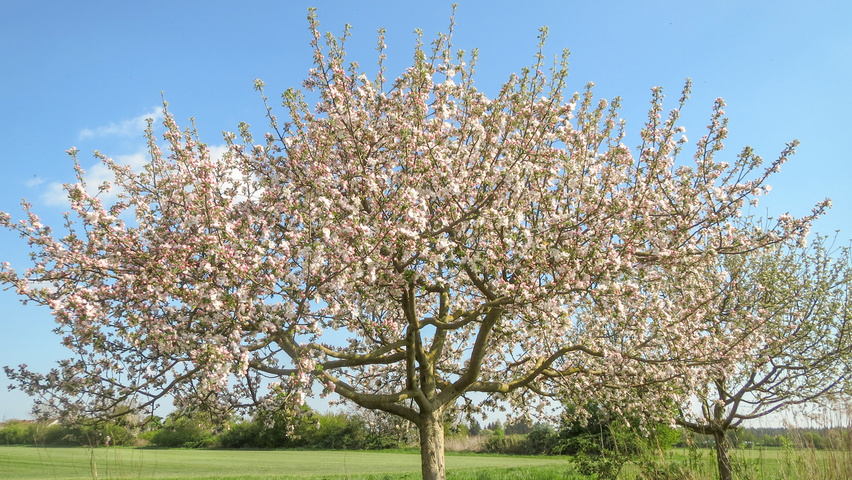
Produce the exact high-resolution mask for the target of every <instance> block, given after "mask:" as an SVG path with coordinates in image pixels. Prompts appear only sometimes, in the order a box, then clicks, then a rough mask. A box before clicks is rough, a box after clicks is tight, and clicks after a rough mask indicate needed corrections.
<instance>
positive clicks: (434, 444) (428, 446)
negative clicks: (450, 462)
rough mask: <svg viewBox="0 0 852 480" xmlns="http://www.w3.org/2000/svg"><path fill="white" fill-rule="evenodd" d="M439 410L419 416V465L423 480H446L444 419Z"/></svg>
mask: <svg viewBox="0 0 852 480" xmlns="http://www.w3.org/2000/svg"><path fill="white" fill-rule="evenodd" d="M443 420H444V419H443V416H442V414H441V412H440V411H438V412H434V413H431V414H424V415H423V416H421V422H420V425H418V426H419V427H420V465H421V471H422V472H423V480H446V478H447V472H446V470H445V468H444V421H443Z"/></svg>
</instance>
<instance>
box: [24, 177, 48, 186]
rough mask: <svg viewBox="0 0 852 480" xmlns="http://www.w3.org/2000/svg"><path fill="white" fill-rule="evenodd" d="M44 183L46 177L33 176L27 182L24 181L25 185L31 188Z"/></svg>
mask: <svg viewBox="0 0 852 480" xmlns="http://www.w3.org/2000/svg"><path fill="white" fill-rule="evenodd" d="M42 183H44V178H42V177H33V178H31V179H29V180H27V181H26V182H24V185H26V186H27V187H29V188H32V187H37V186H39V185H41V184H42Z"/></svg>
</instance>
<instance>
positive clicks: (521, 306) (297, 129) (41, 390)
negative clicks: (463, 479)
mask: <svg viewBox="0 0 852 480" xmlns="http://www.w3.org/2000/svg"><path fill="white" fill-rule="evenodd" d="M309 21H310V25H311V30H312V32H313V41H312V48H313V52H314V62H315V67H314V68H313V69H312V70H311V71H310V74H309V76H308V78H307V80H306V81H305V82H304V89H305V90H306V91H307V92H309V94H310V96H312V97H315V98H316V99H317V101H316V103H315V105H313V106H311V105H309V103H308V101H307V98H308V97H307V96H305V95H303V93H302V92H301V91H299V90H295V89H290V90H287V91H286V92H285V93H284V94H283V95H282V108H283V109H284V111H285V112H286V116H285V117H284V118H283V119H279V118H278V117H277V116H276V115H275V114H274V113H273V112H274V109H273V108H272V107H271V106H268V103H267V112H268V117H269V120H270V131H269V133H266V134H265V135H264V137H263V140H261V141H256V140H255V138H254V137H253V135H252V134H251V133H250V128H249V126H248V125H241V126H240V129H239V133H238V134H234V133H228V134H226V135H225V140H226V142H227V144H228V149H227V152H226V153H225V154H224V155H223V156H221V157H220V158H217V157H213V156H212V155H211V153H210V149H209V148H208V147H207V146H206V145H205V144H204V143H203V142H202V141H201V139H200V138H199V135H198V134H197V132H196V131H195V129H194V128H189V129H187V130H183V131H182V130H181V129H180V128H179V127H178V125H177V123H176V122H175V120H174V118H173V117H172V115H171V114H170V113H169V111H168V109H167V108H165V107H164V114H165V120H164V122H163V125H164V127H165V132H164V133H163V135H162V137H163V139H164V140H165V142H166V145H165V147H161V144H160V143H159V140H158V139H157V135H156V134H155V131H154V128H153V126H151V125H150V124H149V129H148V133H147V135H148V141H149V151H150V162H149V163H148V164H147V165H146V166H145V168H144V170H141V171H133V170H131V169H130V168H128V167H125V166H121V165H118V164H116V163H115V162H113V161H111V160H110V159H107V158H105V157H101V158H102V160H103V162H104V163H105V164H106V165H107V166H108V167H109V168H110V169H111V170H112V172H113V173H114V176H115V178H114V180H113V181H112V182H110V183H109V184H105V185H102V186H100V187H99V188H98V189H97V190H98V191H97V192H94V191H92V186H89V185H87V184H86V177H85V174H84V172H83V170H82V168H81V167H80V165H79V163H77V161H76V151H74V150H72V151H71V152H70V153H71V155H72V157H74V159H75V160H74V162H75V168H76V172H77V180H76V183H72V184H69V185H67V186H66V189H67V192H68V197H69V199H70V201H71V208H72V211H71V212H69V213H68V214H67V216H66V218H67V221H66V224H65V225H64V231H63V232H62V233H54V230H53V229H52V228H50V227H48V226H46V225H43V224H42V223H41V221H40V220H39V218H38V217H37V216H36V214H35V213H34V212H32V211H31V209H30V208H29V206H26V205H25V210H26V219H25V220H23V221H20V222H15V221H13V220H12V219H11V216H10V215H9V214H2V216H0V224H2V225H3V226H5V227H6V228H9V229H13V230H16V231H18V232H20V234H21V235H22V236H23V237H24V238H26V239H27V240H28V242H29V243H30V245H31V246H32V247H33V260H34V264H33V266H32V267H31V268H29V269H27V270H24V271H22V270H16V269H14V268H13V267H12V266H10V265H9V264H4V266H3V269H2V272H0V281H2V282H3V283H5V284H6V285H10V286H14V287H15V288H17V290H18V292H19V293H20V294H21V295H22V296H24V297H25V298H26V299H28V300H29V301H33V302H36V303H40V304H44V305H47V306H49V307H50V308H51V310H52V311H53V313H54V315H55V317H56V321H57V323H58V327H57V333H58V334H60V335H61V336H62V341H63V344H64V345H65V346H67V347H68V348H69V349H71V351H72V354H73V355H72V358H70V359H69V360H67V361H63V362H61V363H60V365H59V366H58V368H57V369H55V370H53V371H51V372H49V373H46V374H41V373H37V372H31V371H29V370H28V369H26V368H25V367H20V368H19V369H10V368H7V374H9V375H11V376H12V377H13V378H14V379H15V380H16V381H17V382H18V384H19V385H20V387H21V388H23V389H24V390H25V391H27V392H29V393H31V394H33V395H36V396H38V397H39V398H40V400H39V402H40V403H39V404H38V406H39V407H40V408H55V409H58V410H59V411H61V412H63V413H64V414H66V415H72V416H73V415H103V414H110V413H111V412H112V410H113V408H114V407H115V406H116V405H119V404H134V405H137V406H139V407H146V406H152V405H155V404H157V403H158V402H161V401H162V400H163V399H164V398H166V397H167V396H168V397H170V398H173V399H174V401H175V402H176V403H177V404H178V405H179V406H187V405H197V406H203V407H205V408H207V409H208V410H210V411H214V412H222V413H232V412H236V411H239V410H241V409H250V410H256V409H271V410H282V409H287V408H292V407H293V406H297V405H299V404H301V403H302V402H303V401H304V399H305V397H306V396H307V395H311V394H312V387H313V386H317V385H318V386H319V387H320V388H321V389H322V391H323V393H326V394H330V393H332V392H334V393H335V394H337V395H339V396H340V397H342V398H344V399H347V400H349V401H352V402H354V403H355V404H358V405H360V406H362V407H366V408H370V409H379V410H383V411H385V412H389V413H391V414H394V415H397V416H400V417H402V418H405V419H407V420H409V421H411V422H412V423H413V424H414V425H416V426H417V427H418V429H419V430H420V434H421V435H420V436H421V447H422V456H423V475H424V478H443V477H444V467H443V421H442V416H443V414H444V412H445V411H446V410H447V409H450V408H471V409H473V408H487V407H495V406H499V405H500V404H501V403H500V402H507V404H509V405H514V406H517V407H518V408H524V409H535V408H538V409H545V408H546V407H547V405H548V403H547V402H548V399H550V398H557V399H560V400H563V399H565V398H573V399H580V400H582V399H583V398H585V397H587V396H588V392H590V391H596V392H598V393H599V394H605V395H610V396H613V397H615V396H621V399H622V400H625V399H629V400H630V401H632V402H634V403H637V404H640V406H641V407H644V408H647V409H653V408H655V406H656V405H658V404H659V400H660V398H662V397H663V396H664V395H665V394H666V392H667V391H668V390H667V389H669V390H678V389H683V388H688V383H689V382H683V381H682V380H684V379H686V377H690V378H692V379H694V378H695V375H697V374H700V372H702V371H703V370H702V367H703V366H706V365H710V364H713V363H714V362H716V361H718V359H719V357H720V356H725V357H735V356H736V355H738V354H739V350H738V345H739V343H738V340H740V339H736V338H725V337H714V336H710V335H707V334H706V333H707V332H711V331H713V328H714V325H715V323H716V322H717V320H716V319H714V318H712V317H707V316H702V315H696V314H695V312H694V311H690V310H689V309H683V308H674V307H673V306H674V305H695V306H698V305H704V304H706V303H708V302H710V301H711V299H712V298H713V297H714V296H715V295H716V294H717V293H718V292H717V291H716V290H715V289H714V288H713V287H714V285H715V284H716V283H715V282H713V281H711V282H708V275H709V276H723V275H724V272H722V271H720V270H719V269H717V268H716V266H717V261H718V258H719V256H720V255H723V256H728V255H739V254H742V253H745V252H749V251H753V250H759V249H762V248H766V247H768V246H771V245H775V244H779V243H784V242H788V241H797V240H799V239H801V238H803V237H804V235H806V234H807V232H808V228H809V223H810V221H811V220H812V219H813V218H814V217H815V216H816V215H819V214H820V213H821V211H822V210H823V209H824V208H825V207H826V204H820V205H818V206H817V207H816V208H815V209H814V213H813V215H811V216H808V217H806V218H801V219H797V218H793V217H791V216H789V215H782V216H780V217H779V218H778V219H776V220H773V221H771V222H768V224H767V225H764V228H757V227H755V226H753V225H751V224H750V223H749V222H748V221H746V220H743V217H744V216H743V209H744V208H745V207H746V206H747V205H748V204H749V203H750V202H754V201H756V199H757V197H758V196H760V195H762V194H763V193H765V187H766V181H767V178H768V177H769V176H770V174H771V173H773V172H775V171H777V169H778V168H779V166H780V165H781V164H782V163H783V162H785V161H786V160H787V158H788V156H789V155H790V154H792V153H793V150H794V148H795V143H791V144H790V145H788V146H787V147H786V148H785V149H784V150H783V151H782V153H781V155H780V156H779V158H778V159H777V160H775V161H773V162H770V163H769V164H768V165H763V160H762V159H761V158H760V157H759V156H757V155H755V154H754V153H753V152H752V151H751V150H750V149H745V150H744V151H742V152H741V153H740V154H739V155H738V156H736V158H735V159H733V160H732V161H731V162H730V163H728V162H725V161H722V160H717V158H716V157H717V156H718V154H719V153H720V152H721V150H722V148H723V140H724V139H725V137H726V134H727V121H726V119H725V117H724V102H723V101H722V100H721V99H720V100H717V101H716V103H715V105H714V107H713V111H712V115H711V121H710V124H709V126H708V129H707V131H706V132H705V133H704V134H703V135H702V136H701V137H700V138H699V140H698V141H697V142H696V143H695V150H694V153H692V154H691V160H690V159H689V158H684V157H683V156H681V153H682V151H683V149H684V147H685V145H686V144H687V139H686V137H685V135H684V130H683V128H682V127H680V126H679V125H678V120H679V115H680V111H681V107H682V106H683V104H684V102H685V101H686V99H687V97H688V94H689V83H687V85H686V87H685V88H684V91H683V94H682V96H681V98H680V101H679V102H678V104H677V106H676V107H675V108H674V109H673V110H671V111H670V112H669V113H668V114H667V115H666V114H665V113H664V108H663V98H664V96H663V93H662V90H661V89H660V88H654V89H653V90H652V102H651V108H650V111H649V114H648V118H647V123H646V124H645V125H644V127H643V128H642V130H641V133H640V142H641V144H640V145H639V146H638V148H636V149H635V150H633V149H631V148H629V147H628V146H626V145H625V144H624V143H623V142H624V139H625V130H624V123H623V122H622V121H620V120H619V117H618V112H619V108H620V102H619V100H618V99H617V98H616V99H614V100H613V101H612V102H607V101H604V100H600V101H596V100H595V99H594V97H593V93H592V88H591V87H592V85H591V84H589V86H588V87H587V88H586V89H585V90H584V91H583V93H575V94H573V95H571V94H566V93H565V92H566V88H567V86H566V85H567V84H566V81H567V75H568V69H567V52H566V53H565V54H564V55H563V56H562V57H561V58H558V59H556V60H555V61H554V64H553V66H552V67H551V68H550V69H549V73H548V68H547V67H546V66H545V58H544V54H543V53H542V52H543V50H540V51H539V52H538V53H537V54H536V56H535V61H534V64H533V65H532V66H530V67H528V68H524V69H522V70H521V71H520V73H519V74H517V75H512V76H511V77H510V78H509V80H508V81H507V82H506V83H505V84H504V85H503V87H502V88H501V89H500V91H499V92H498V93H497V94H496V95H495V96H493V97H489V96H487V95H486V94H485V93H483V92H480V91H479V90H477V88H476V87H475V85H474V82H473V78H474V66H475V63H476V52H475V51H474V52H472V53H471V54H470V55H467V54H465V53H464V52H454V51H453V48H452V45H451V33H452V25H451V28H450V34H447V35H441V36H439V37H438V38H437V39H436V40H435V41H434V42H433V44H432V45H433V46H432V48H431V49H429V48H426V47H425V46H424V45H423V43H422V42H421V41H419V40H418V42H417V45H416V47H415V55H414V60H413V64H412V66H411V67H410V68H408V69H407V70H405V71H404V72H403V73H402V74H401V75H400V76H399V77H397V78H396V79H394V80H392V81H388V80H387V79H386V78H385V71H384V68H383V65H382V61H383V58H384V53H383V49H384V43H383V42H384V40H383V35H382V34H380V37H379V69H378V73H377V74H376V75H375V77H373V78H369V77H368V76H367V75H366V74H365V73H363V72H362V71H361V70H360V69H359V67H358V65H357V64H355V63H347V60H346V57H345V49H344V44H345V41H346V39H347V38H348V29H347V32H346V33H345V34H344V35H343V37H341V38H337V37H335V36H332V35H326V36H325V38H324V37H323V35H322V34H321V33H320V30H319V27H318V23H317V21H316V17H315V15H314V14H313V12H312V13H311V15H310V16H309ZM545 37H546V30H542V35H541V42H542V43H541V45H542V46H543V44H544V40H545ZM255 87H256V88H257V89H258V90H260V91H261V95H262V96H263V98H264V101H265V102H266V97H265V96H264V94H263V93H262V92H263V82H261V81H259V80H258V81H256V82H255ZM164 148H165V150H164ZM107 191H112V192H113V193H114V194H115V195H116V197H117V200H116V201H113V202H104V201H103V200H102V199H101V194H102V193H103V192H107ZM673 312H677V313H676V314H673ZM649 384H657V385H658V386H659V388H655V389H653V390H648V392H647V394H646V395H644V396H641V397H640V396H636V395H628V394H625V393H622V392H624V391H625V390H624V388H606V387H609V386H612V387H626V386H632V387H635V386H638V385H649ZM678 391H682V390H678ZM474 392H479V393H481V394H483V395H484V396H485V400H484V401H483V402H479V400H477V401H473V400H471V397H470V396H469V394H471V393H474ZM573 403H574V404H576V405H583V404H585V402H583V401H575V402H573Z"/></svg>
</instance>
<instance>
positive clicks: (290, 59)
mask: <svg viewBox="0 0 852 480" xmlns="http://www.w3.org/2000/svg"><path fill="white" fill-rule="evenodd" d="M458 3H459V4H460V5H459V7H458V13H457V14H456V24H457V25H456V31H455V36H454V43H455V45H456V46H457V47H458V48H463V49H466V50H470V49H472V48H479V50H480V61H479V66H478V69H477V70H478V77H477V83H478V85H479V87H480V89H482V90H484V91H485V92H486V93H487V94H491V95H493V94H494V93H496V91H497V89H498V87H499V85H500V83H501V82H503V81H505V80H506V79H507V78H508V76H509V75H510V74H511V73H513V72H517V71H519V70H520V68H521V67H523V66H525V65H528V64H529V63H530V62H531V61H532V56H533V54H534V53H535V49H536V44H537V39H536V36H537V34H538V28H539V27H541V26H543V25H547V26H548V27H549V28H550V37H549V41H548V45H547V54H548V55H550V56H553V55H556V54H558V53H560V52H561V50H562V48H565V47H567V48H569V49H570V50H571V52H572V56H571V75H570V77H569V89H571V90H572V91H573V90H581V89H582V88H583V86H584V85H585V84H586V83H587V82H589V81H594V82H595V84H596V88H595V91H596V94H597V96H598V97H605V98H612V97H614V96H621V97H622V103H623V112H622V114H623V116H624V117H625V118H626V119H627V122H628V142H627V143H628V144H629V145H636V144H638V140H636V136H635V135H636V134H637V132H638V129H639V128H640V126H641V122H642V120H643V116H644V114H645V112H646V109H647V106H648V102H649V101H650V98H651V96H650V89H651V87H654V86H662V87H663V89H664V91H665V92H667V93H668V98H669V100H670V103H669V105H671V106H674V102H675V101H676V99H677V97H678V96H679V93H680V89H681V87H682V86H683V83H684V79H685V78H686V77H690V78H692V80H693V82H694V86H693V96H692V100H691V101H690V103H689V104H688V105H687V108H686V109H685V111H684V124H685V126H686V128H687V132H686V133H687V135H688V136H689V138H690V139H693V140H697V139H698V138H699V137H700V136H701V133H702V129H703V127H704V126H705V125H706V123H707V120H708V119H709V114H710V109H711V107H712V104H713V100H714V99H715V98H717V97H722V98H724V99H725V100H726V102H727V103H728V107H727V108H726V111H727V113H728V115H729V116H730V124H729V129H730V136H729V138H728V140H727V142H726V145H727V149H726V153H725V155H726V156H728V157H729V158H731V159H733V158H734V157H735V155H736V154H737V153H738V152H739V151H740V150H741V149H742V148H743V147H744V146H745V145H751V146H753V147H754V148H755V149H756V151H757V152H758V153H759V154H760V155H762V156H764V157H765V158H766V159H768V160H769V159H773V158H775V156H777V154H778V153H779V152H780V151H781V150H782V149H783V148H784V145H785V143H786V142H789V141H791V140H793V139H799V140H800V141H801V142H802V145H801V147H800V148H799V150H798V154H797V155H796V156H795V157H794V158H793V159H792V161H791V162H790V163H788V164H787V165H785V166H784V168H783V169H782V172H781V173H780V174H779V175H778V176H777V177H776V178H775V179H774V180H773V181H772V182H771V184H772V185H773V191H772V192H771V193H770V195H769V196H768V197H765V198H764V199H762V202H761V206H760V207H759V211H758V212H756V213H766V212H767V211H768V213H769V214H770V215H778V214H780V213H784V212H788V211H789V212H790V213H792V214H794V215H804V214H806V213H807V212H809V210H810V208H811V207H812V206H813V205H814V204H815V203H816V202H818V201H820V200H822V199H823V198H826V197H829V198H831V199H832V200H833V202H834V208H833V209H832V211H831V212H830V213H829V214H828V215H827V217H826V218H824V219H822V220H820V221H819V222H818V223H817V224H816V226H815V230H816V231H818V232H821V233H827V234H832V233H833V232H834V231H835V230H839V231H840V233H839V238H840V240H841V241H842V242H847V241H848V240H849V239H850V238H852V194H850V187H849V186H848V185H847V181H848V179H849V178H850V173H852V158H850V154H849V147H848V145H847V144H848V143H849V141H850V139H852V135H850V134H849V127H848V125H846V122H847V121H848V115H849V112H850V111H852V100H850V80H849V79H850V78H852V30H850V28H849V25H850V24H852V3H849V2H848V1H846V0H842V1H840V0H839V1H822V0H814V1H811V2H802V1H773V2H741V1H730V0H720V1H714V2H689V1H682V0H681V1H679V2H674V1H640V0H632V1H600V2H588V1H584V2H580V1H574V0H561V1H525V2H517V1H464V0H461V1H459V2H458ZM311 5H313V6H316V7H317V8H318V13H319V19H320V23H321V27H322V29H323V30H330V31H332V32H334V33H340V32H342V29H343V25H344V24H345V23H350V24H351V25H352V26H353V35H352V38H351V40H350V42H349V46H350V50H349V52H350V53H349V55H350V57H349V58H350V59H351V60H357V61H359V63H360V64H361V65H362V66H364V67H365V68H373V67H374V66H375V59H376V53H375V50H374V48H375V45H376V30H377V29H378V28H379V27H385V28H386V29H387V40H386V43H387V45H388V51H387V54H388V61H387V66H388V67H389V73H390V74H393V73H395V72H399V71H401V70H402V69H403V68H405V67H406V66H407V65H408V62H409V61H410V59H411V56H412V46H413V45H414V38H415V37H414V35H413V33H412V32H413V30H414V29H415V28H422V29H423V30H424V36H425V38H426V39H431V38H433V37H434V35H435V34H436V33H437V32H443V31H446V29H447V24H448V19H449V14H450V11H451V6H450V5H451V2H449V1H447V2H445V1H436V2H404V1H398V0H397V1H358V2H354V1H320V0H315V1H313V2H304V1H283V0H282V1H258V0H248V1H241V2H225V1H218V0H205V1H185V2H184V1H175V0H171V1H159V0H154V1H146V2H108V1H85V0H82V1H75V2H63V1H42V2H12V1H8V2H0V62H2V63H0V64H2V67H0V165H2V168H3V174H2V175H0V211H6V212H10V213H12V214H13V216H15V217H17V218H19V217H20V212H21V209H20V207H19V202H20V200H21V199H22V198H27V199H28V200H29V201H31V202H32V203H34V205H35V210H36V211H37V212H38V213H39V214H40V215H41V216H42V218H43V219H44V220H45V221H46V223H48V224H52V225H55V226H56V227H60V226H61V225H60V224H59V219H60V214H61V212H62V211H64V210H65V209H67V207H66V206H65V205H64V204H63V201H62V199H61V197H58V196H57V192H58V191H59V188H58V186H59V185H61V183H63V182H68V181H71V180H72V179H73V171H72V169H71V163H70V161H69V159H68V158H67V156H66V155H65V153H64V152H65V150H67V149H68V148H70V147H71V146H76V147H77V148H78V149H79V150H80V151H81V155H80V158H81V160H82V164H83V166H84V167H85V168H87V170H88V171H89V172H90V174H91V175H92V176H93V177H95V178H100V176H101V175H102V172H101V171H99V169H98V168H97V167H96V166H95V165H94V163H95V162H94V160H93V159H92V157H91V156H90V153H91V152H92V151H93V150H95V149H97V150H100V151H101V152H103V153H104V154H105V155H107V156H110V157H113V158H116V159H119V160H121V161H124V162H129V163H138V162H141V161H144V158H145V157H144V154H143V152H144V139H143V137H142V130H143V128H144V118H146V117H151V116H157V115H159V113H158V108H159V107H160V106H161V102H162V97H161V93H160V92H163V95H164V96H165V98H166V100H167V101H168V102H169V104H170V110H171V112H172V113H173V114H174V115H175V116H176V118H177V120H178V122H179V123H180V124H182V125H185V124H187V123H188V122H187V120H188V118H189V117H195V119H196V123H197V125H198V128H199V131H200V133H201V136H202V140H204V141H205V142H207V143H208V144H211V145H217V144H221V143H222V141H221V132H222V131H223V130H228V131H235V130H236V129H237V125H238V123H239V122H240V121H247V122H249V123H251V124H252V125H253V126H254V129H253V130H254V132H255V134H256V136H259V135H262V134H263V133H265V132H266V124H265V122H264V118H263V113H264V111H263V106H262V103H261V100H260V98H259V96H258V94H257V93H256V92H254V91H253V89H252V85H253V80H254V79H255V78H260V79H263V80H264V81H265V82H266V85H267V95H268V96H269V97H270V98H271V99H273V100H274V99H276V98H277V96H278V93H280V92H283V91H284V90H285V89H286V88H288V87H291V86H299V84H300V82H301V80H302V79H303V78H304V77H305V74H306V72H307V70H308V69H309V68H310V67H311V64H310V62H311V51H310V48H309V45H308V42H309V39H310V38H309V32H308V30H307V21H306V13H307V8H308V7H309V6H311ZM843 132H847V133H845V134H844V133H843ZM26 253H27V249H26V245H25V243H24V242H23V241H21V240H20V239H18V238H16V237H15V236H13V235H11V234H9V233H8V232H5V231H3V232H0V261H10V262H12V263H13V264H15V265H21V266H22V265H25V260H26ZM52 328H53V323H52V319H51V317H50V315H49V312H47V311H44V310H42V309H39V308H35V307H32V306H26V307H25V306H22V305H20V303H19V302H18V300H17V299H16V298H15V296H14V295H13V294H12V293H11V292H0V332H2V334H0V365H17V364H19V363H27V364H29V365H30V366H31V367H36V368H39V369H41V370H47V369H48V368H50V366H51V365H52V363H53V362H54V361H56V360H58V359H59V358H61V357H62V356H63V355H64V352H63V349H62V348H61V347H60V346H59V339H58V337H57V336H55V335H54V334H52V333H51V329H52ZM7 383H8V381H7V380H6V379H5V376H4V377H2V378H0V421H2V420H4V419H9V418H25V417H27V415H28V411H29V408H30V401H29V398H28V397H26V396H24V395H22V394H20V393H18V392H11V393H10V392H7V391H6V385H7Z"/></svg>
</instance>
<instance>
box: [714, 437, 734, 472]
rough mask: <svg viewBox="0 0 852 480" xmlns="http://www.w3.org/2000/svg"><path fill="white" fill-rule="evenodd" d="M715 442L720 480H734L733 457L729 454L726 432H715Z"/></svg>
mask: <svg viewBox="0 0 852 480" xmlns="http://www.w3.org/2000/svg"><path fill="white" fill-rule="evenodd" d="M713 441H714V442H715V443H716V464H717V465H718V467H719V480H733V478H734V472H733V469H732V468H731V456H730V454H729V452H728V437H727V436H726V435H725V431H724V430H714V431H713Z"/></svg>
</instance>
